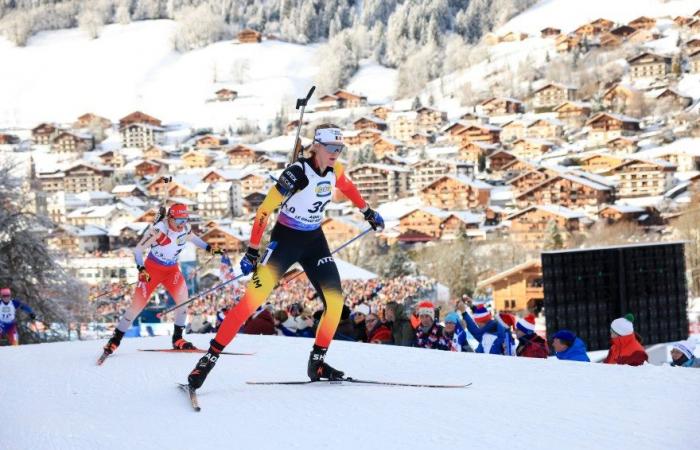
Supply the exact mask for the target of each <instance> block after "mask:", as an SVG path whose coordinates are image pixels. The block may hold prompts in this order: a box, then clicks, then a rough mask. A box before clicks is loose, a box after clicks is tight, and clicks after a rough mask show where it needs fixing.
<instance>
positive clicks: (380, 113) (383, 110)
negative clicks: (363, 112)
mask: <svg viewBox="0 0 700 450" xmlns="http://www.w3.org/2000/svg"><path fill="white" fill-rule="evenodd" d="M391 111H392V109H391V108H390V107H388V106H384V105H382V106H375V107H374V108H372V115H373V116H374V117H378V118H380V119H382V120H386V118H387V117H388V116H389V113H390V112H391Z"/></svg>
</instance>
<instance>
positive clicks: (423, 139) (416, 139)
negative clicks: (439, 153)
mask: <svg viewBox="0 0 700 450" xmlns="http://www.w3.org/2000/svg"><path fill="white" fill-rule="evenodd" d="M433 142H435V135H434V134H431V133H424V132H420V133H416V134H414V135H413V136H411V140H410V141H409V144H410V145H411V146H413V147H425V146H426V145H429V144H432V143H433Z"/></svg>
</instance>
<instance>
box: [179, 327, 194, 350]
mask: <svg viewBox="0 0 700 450" xmlns="http://www.w3.org/2000/svg"><path fill="white" fill-rule="evenodd" d="M184 329H185V327H181V326H178V325H175V331H173V348H174V349H175V350H196V349H197V347H195V346H194V345H193V344H192V343H191V342H189V341H186V340H185V339H184V338H183V337H182V330H184Z"/></svg>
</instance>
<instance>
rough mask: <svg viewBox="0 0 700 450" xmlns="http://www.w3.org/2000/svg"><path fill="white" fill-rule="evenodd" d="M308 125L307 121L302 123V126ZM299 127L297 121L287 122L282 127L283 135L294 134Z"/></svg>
mask: <svg viewBox="0 0 700 450" xmlns="http://www.w3.org/2000/svg"><path fill="white" fill-rule="evenodd" d="M308 124H309V121H308V120H304V121H303V122H302V126H306V125H308ZM298 127H299V119H294V120H292V121H289V122H287V124H286V125H285V126H284V133H285V134H292V133H296V131H297V128H298Z"/></svg>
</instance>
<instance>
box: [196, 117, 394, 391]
mask: <svg viewBox="0 0 700 450" xmlns="http://www.w3.org/2000/svg"><path fill="white" fill-rule="evenodd" d="M343 148H344V145H343V136H342V133H341V131H340V129H339V128H338V127H337V126H335V125H331V124H325V125H321V126H319V127H318V128H317V129H316V131H315V135H314V142H313V144H312V145H311V147H310V153H311V157H310V158H308V159H304V158H301V159H299V160H298V161H296V162H295V163H293V164H291V165H290V166H288V167H287V168H286V169H285V170H284V171H283V172H282V174H281V175H280V177H279V179H278V181H277V183H276V184H275V186H273V187H272V188H270V190H269V191H268V193H267V196H266V197H265V200H264V201H263V203H262V204H261V205H260V207H259V208H258V211H257V213H256V215H255V223H254V224H253V229H252V232H251V237H250V245H249V247H248V249H247V251H246V254H245V256H244V257H243V259H242V260H241V264H240V265H241V270H242V272H243V273H244V274H248V273H251V272H252V273H253V276H252V278H251V280H250V281H249V282H248V285H247V287H246V291H245V294H244V296H243V298H242V299H241V301H240V303H238V305H236V306H235V307H234V308H233V309H231V310H230V311H229V312H228V314H227V315H226V318H225V319H224V321H223V323H222V324H221V326H220V327H219V330H218V332H217V333H216V336H215V337H214V339H212V340H211V342H210V347H209V351H208V352H207V353H206V354H205V355H204V356H203V357H202V358H201V359H200V360H199V361H198V362H197V365H196V366H195V368H194V370H192V372H191V373H190V374H189V377H188V381H189V384H190V386H191V388H193V389H199V388H200V387H201V386H202V384H203V383H204V380H205V379H206V377H207V375H208V374H209V372H210V371H211V369H212V368H213V367H214V364H215V363H216V360H217V359H218V357H219V354H220V353H221V352H222V351H223V349H224V348H225V347H226V346H227V345H228V344H229V343H230V342H231V341H232V340H233V338H234V337H235V336H236V333H237V332H238V330H239V329H240V328H241V325H243V323H244V322H245V321H246V320H247V319H248V317H250V316H251V314H252V313H253V312H254V311H255V310H256V309H257V308H258V307H259V306H260V305H261V304H262V303H263V302H264V301H265V300H266V299H267V297H268V296H269V295H270V293H271V292H272V289H273V288H274V287H275V286H276V285H277V282H278V281H279V279H280V277H281V276H282V275H283V274H284V273H285V272H286V271H287V269H288V268H289V267H290V266H291V265H292V264H294V263H295V262H299V264H301V266H302V268H303V269H304V271H305V272H306V275H307V277H308V278H309V280H310V281H311V283H312V284H313V286H314V288H315V289H316V291H317V292H318V294H319V296H320V298H321V300H322V301H323V304H324V308H325V309H324V312H323V316H322V317H321V321H320V322H319V325H318V329H317V332H316V340H315V342H314V346H313V350H312V351H311V355H310V356H309V364H308V370H307V373H308V376H309V378H310V379H311V380H313V381H316V380H319V379H321V378H326V379H331V380H332V379H339V378H342V377H343V376H344V373H343V372H341V371H339V370H336V369H334V368H332V367H331V366H329V365H328V364H326V363H325V362H324V359H325V355H326V351H327V350H328V346H329V345H330V343H331V340H332V339H333V336H334V335H335V330H336V328H337V326H338V322H339V321H340V313H341V311H342V308H343V293H342V288H341V286H340V275H339V274H338V268H337V267H336V265H335V261H334V260H333V257H332V256H331V252H330V250H329V248H328V243H327V242H326V237H325V236H324V234H323V231H322V229H321V221H322V220H323V216H324V214H323V212H324V210H325V208H326V206H328V204H329V203H330V201H331V197H332V194H333V188H334V187H337V188H338V189H340V191H341V192H342V193H343V194H344V195H345V196H346V197H348V198H349V199H350V200H351V201H352V203H353V204H354V205H355V206H356V207H358V208H359V209H360V210H361V211H362V213H363V214H364V217H365V219H366V220H367V221H368V222H369V224H370V225H371V226H372V228H373V229H375V230H381V229H383V228H384V220H383V219H382V217H381V216H380V215H379V214H378V213H377V212H376V211H374V210H372V209H371V208H370V207H369V206H368V205H367V203H366V202H365V201H364V199H363V198H362V196H361V195H360V193H359V192H358V190H357V188H356V187H355V185H354V184H353V183H352V181H350V180H349V179H348V178H347V177H346V176H345V173H344V169H343V166H342V165H341V164H340V162H338V161H336V160H337V159H338V156H339V155H340V153H341V152H342V150H343ZM279 206H281V210H280V213H279V216H278V218H277V223H276V224H275V227H274V228H273V230H272V234H271V237H270V243H269V245H268V246H267V249H266V251H265V253H264V254H263V256H262V260H261V258H260V253H259V250H258V249H259V246H260V240H261V238H262V235H263V232H264V231H265V227H266V226H267V221H268V217H269V216H270V214H271V213H272V212H273V211H274V210H275V209H276V208H277V207H279ZM258 261H260V262H258Z"/></svg>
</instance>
